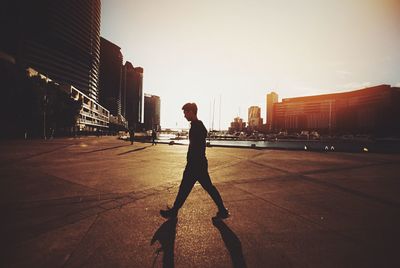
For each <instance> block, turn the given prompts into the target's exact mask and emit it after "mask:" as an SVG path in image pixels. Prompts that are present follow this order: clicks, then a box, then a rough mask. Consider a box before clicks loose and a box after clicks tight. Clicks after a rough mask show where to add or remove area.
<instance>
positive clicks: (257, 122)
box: [248, 106, 263, 130]
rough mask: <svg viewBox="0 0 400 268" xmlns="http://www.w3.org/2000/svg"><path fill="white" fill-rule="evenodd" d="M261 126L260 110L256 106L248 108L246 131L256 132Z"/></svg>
mask: <svg viewBox="0 0 400 268" xmlns="http://www.w3.org/2000/svg"><path fill="white" fill-rule="evenodd" d="M262 124H263V119H262V118H261V108H260V107H258V106H250V107H249V110H248V129H249V130H258V129H260V128H262Z"/></svg>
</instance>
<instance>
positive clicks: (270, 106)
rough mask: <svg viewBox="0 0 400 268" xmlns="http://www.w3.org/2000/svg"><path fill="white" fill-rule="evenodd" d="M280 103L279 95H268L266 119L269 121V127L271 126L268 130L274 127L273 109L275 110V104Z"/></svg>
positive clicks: (272, 93) (273, 93)
mask: <svg viewBox="0 0 400 268" xmlns="http://www.w3.org/2000/svg"><path fill="white" fill-rule="evenodd" d="M277 102H278V94H276V93H275V92H273V91H272V92H271V93H269V94H267V106H266V107H267V109H266V111H267V114H266V115H265V118H266V119H267V122H266V123H267V125H268V126H269V127H268V129H270V128H271V126H272V118H273V111H274V110H273V108H274V103H277Z"/></svg>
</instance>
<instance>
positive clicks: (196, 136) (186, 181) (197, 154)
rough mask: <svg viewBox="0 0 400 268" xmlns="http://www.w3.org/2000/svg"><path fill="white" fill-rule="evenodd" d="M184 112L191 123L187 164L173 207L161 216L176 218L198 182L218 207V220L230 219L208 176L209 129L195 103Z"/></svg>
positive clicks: (186, 105) (186, 106)
mask: <svg viewBox="0 0 400 268" xmlns="http://www.w3.org/2000/svg"><path fill="white" fill-rule="evenodd" d="M182 110H183V113H184V115H185V118H186V119H187V120H188V121H190V122H191V127H190V130H189V149H188V152H187V163H186V167H185V171H184V172H183V178H182V181H181V185H180V186H179V191H178V194H177V196H176V199H175V202H174V205H173V207H172V208H170V209H167V210H160V214H161V216H162V217H164V218H175V217H176V216H177V215H178V210H179V209H180V208H181V207H182V205H183V203H184V202H185V200H186V198H187V197H188V195H189V193H190V191H191V190H192V188H193V186H194V184H195V183H196V181H198V182H199V183H200V184H201V186H202V187H203V188H204V190H206V191H207V193H208V194H209V195H210V196H211V198H212V199H213V201H214V202H215V204H216V205H217V207H218V212H217V215H216V218H222V219H225V218H228V217H229V211H228V209H227V208H225V206H224V203H223V201H222V198H221V195H220V194H219V192H218V190H217V188H215V186H214V185H213V184H212V182H211V178H210V175H209V174H208V161H207V158H206V137H207V129H206V128H205V127H204V124H203V122H201V121H200V120H199V119H198V118H197V105H196V104H195V103H186V104H185V105H184V106H183V107H182Z"/></svg>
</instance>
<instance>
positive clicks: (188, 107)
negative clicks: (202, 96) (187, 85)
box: [182, 102, 197, 115]
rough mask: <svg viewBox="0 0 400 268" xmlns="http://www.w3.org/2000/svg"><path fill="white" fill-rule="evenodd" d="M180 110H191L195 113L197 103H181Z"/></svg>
mask: <svg viewBox="0 0 400 268" xmlns="http://www.w3.org/2000/svg"><path fill="white" fill-rule="evenodd" d="M182 110H184V111H192V112H193V113H194V114H195V115H197V105H196V103H194V102H193V103H190V102H188V103H186V104H185V105H183V107H182Z"/></svg>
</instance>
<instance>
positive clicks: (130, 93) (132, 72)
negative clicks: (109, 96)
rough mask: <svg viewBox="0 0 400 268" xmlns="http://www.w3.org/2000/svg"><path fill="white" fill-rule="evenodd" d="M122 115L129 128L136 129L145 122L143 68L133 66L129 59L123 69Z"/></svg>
mask: <svg viewBox="0 0 400 268" xmlns="http://www.w3.org/2000/svg"><path fill="white" fill-rule="evenodd" d="M121 91H122V94H121V96H122V98H121V104H122V105H121V107H122V115H123V116H124V117H125V118H126V119H127V121H128V125H129V128H133V129H136V128H137V127H138V126H140V125H141V124H142V123H143V68H141V67H136V68H135V67H133V65H132V63H130V62H129V61H127V62H125V65H124V66H123V69H122V86H121Z"/></svg>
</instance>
